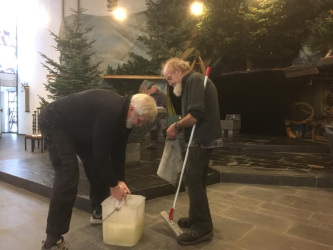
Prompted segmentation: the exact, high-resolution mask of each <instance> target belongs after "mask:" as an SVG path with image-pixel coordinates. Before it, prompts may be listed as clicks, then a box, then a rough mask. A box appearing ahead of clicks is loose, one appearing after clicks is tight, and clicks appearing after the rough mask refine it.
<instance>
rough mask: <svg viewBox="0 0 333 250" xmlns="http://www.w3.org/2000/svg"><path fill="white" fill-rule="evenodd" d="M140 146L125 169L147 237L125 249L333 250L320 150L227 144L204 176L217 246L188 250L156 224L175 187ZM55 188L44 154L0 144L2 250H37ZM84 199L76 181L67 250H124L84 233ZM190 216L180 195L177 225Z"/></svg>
mask: <svg viewBox="0 0 333 250" xmlns="http://www.w3.org/2000/svg"><path fill="white" fill-rule="evenodd" d="M145 145H147V140H145V141H142V147H141V159H142V160H141V162H140V163H138V164H130V165H128V166H126V175H127V179H128V180H127V183H128V185H129V187H130V189H131V190H132V192H133V193H135V194H142V195H144V196H146V197H147V201H146V211H145V226H144V233H143V236H142V238H141V240H140V241H139V243H138V244H137V245H136V246H135V247H132V248H130V249H183V248H185V249H213V250H215V249H236V250H237V249H243V250H244V249H249V250H250V249H255V250H257V249H259V250H260V249H263V250H264V249H265V250H266V249H281V250H282V249H283V250H284V249H305V250H307V249H309V250H310V249H311V250H313V249H315V250H316V249H333V240H332V237H331V236H332V233H333V212H332V207H333V173H332V170H333V169H332V168H331V167H330V156H329V154H328V148H327V144H325V143H320V142H313V141H309V140H292V139H290V138H287V137H272V136H270V137H266V136H250V135H242V136H233V137H226V138H224V146H225V147H224V148H223V149H221V150H216V151H215V152H214V154H213V157H212V161H211V170H210V174H209V180H210V184H211V185H209V186H208V195H209V201H210V207H211V212H212V216H213V220H214V238H213V240H212V241H211V242H207V243H202V244H200V245H197V246H194V247H180V246H178V245H177V242H176V240H175V238H174V236H173V234H172V232H171V230H170V229H169V227H168V225H167V224H166V223H165V222H164V221H163V219H162V217H161V216H160V214H159V213H160V212H161V211H163V210H165V211H167V212H168V211H169V209H170V208H171V206H172V202H173V199H174V193H175V187H173V186H172V185H171V184H169V183H167V182H165V181H164V180H162V179H160V178H159V177H158V176H157V175H156V170H157V167H158V163H159V160H160V158H161V155H162V151H163V145H162V144H160V145H159V147H158V149H157V150H152V151H148V150H145V149H144V146H145ZM52 178H53V171H52V167H51V164H50V162H49V160H48V155H47V153H41V152H40V150H36V151H35V152H33V153H32V152H30V148H28V151H25V150H24V136H22V135H15V134H3V136H2V138H1V139H0V181H1V182H0V195H1V197H2V199H3V202H2V203H1V204H0V216H1V218H2V219H1V220H0V249H9V250H11V249H13V250H14V249H27V250H30V249H31V250H33V249H39V248H40V245H41V240H42V239H43V238H44V237H45V235H44V232H45V223H46V215H47V207H48V199H47V197H49V194H50V190H51V186H52ZM214 183H215V184H214ZM258 184H260V185H258ZM263 184H270V185H263ZM318 187H321V188H318ZM88 190H89V187H88V183H87V180H86V178H85V175H84V173H83V172H82V171H81V179H80V187H79V196H78V199H77V202H76V207H77V208H79V210H77V209H74V214H73V219H72V224H71V228H70V231H69V233H68V234H66V239H68V240H69V241H70V244H71V246H72V248H73V249H96V250H98V249H124V248H123V247H117V246H110V245H106V244H104V243H103V239H102V229H101V227H92V226H90V224H89V216H90V215H89V213H86V211H88V210H89V209H88V207H89V205H88V198H87V196H88V195H87V194H88ZM187 209H188V199H187V196H186V194H185V193H184V192H181V194H180V196H179V199H178V201H177V206H176V212H175V219H177V218H179V217H181V216H184V215H185V214H186V213H187Z"/></svg>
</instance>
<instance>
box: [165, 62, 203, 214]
mask: <svg viewBox="0 0 333 250" xmlns="http://www.w3.org/2000/svg"><path fill="white" fill-rule="evenodd" d="M209 71H210V67H207V70H206V75H205V80H204V89H205V88H206V84H207V80H208V76H209ZM195 125H196V124H194V125H193V127H192V131H191V135H190V140H189V141H188V144H187V150H186V154H185V158H184V162H183V167H182V171H181V172H180V177H179V182H178V187H177V191H176V195H175V199H174V201H173V206H172V209H171V210H170V213H169V219H170V220H173V212H174V210H175V208H176V202H177V199H178V194H179V190H180V186H181V184H182V179H183V175H184V170H185V166H186V162H187V157H188V151H189V148H190V145H191V143H192V138H193V134H194V131H195V127H196V126H195Z"/></svg>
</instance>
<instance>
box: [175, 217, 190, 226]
mask: <svg viewBox="0 0 333 250" xmlns="http://www.w3.org/2000/svg"><path fill="white" fill-rule="evenodd" d="M178 225H179V226H180V227H182V228H190V227H191V226H192V221H191V220H190V219H189V218H180V219H179V220H178Z"/></svg>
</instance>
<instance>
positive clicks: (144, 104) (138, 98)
mask: <svg viewBox="0 0 333 250" xmlns="http://www.w3.org/2000/svg"><path fill="white" fill-rule="evenodd" d="M131 106H133V107H134V111H135V113H136V114H138V115H144V116H146V119H147V120H146V122H151V121H154V120H155V118H156V115H157V107H156V102H155V100H154V98H152V97H151V96H149V95H147V94H135V95H133V96H132V99H131Z"/></svg>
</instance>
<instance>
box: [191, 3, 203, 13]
mask: <svg viewBox="0 0 333 250" xmlns="http://www.w3.org/2000/svg"><path fill="white" fill-rule="evenodd" d="M191 12H192V13H193V14H194V15H195V16H199V15H201V14H202V12H203V3H202V2H198V1H195V2H194V3H193V4H192V5H191Z"/></svg>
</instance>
